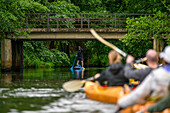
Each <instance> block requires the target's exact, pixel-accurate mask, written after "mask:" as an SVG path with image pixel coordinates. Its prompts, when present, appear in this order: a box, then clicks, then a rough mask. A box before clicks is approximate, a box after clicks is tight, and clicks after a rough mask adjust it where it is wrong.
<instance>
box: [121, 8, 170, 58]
mask: <svg viewBox="0 0 170 113" xmlns="http://www.w3.org/2000/svg"><path fill="white" fill-rule="evenodd" d="M126 22H127V24H128V25H127V30H128V31H129V32H128V34H126V35H125V36H124V39H122V42H123V43H124V44H125V45H126V46H127V49H126V50H127V51H128V53H129V54H133V55H134V56H136V57H137V56H138V55H139V54H141V55H142V56H144V55H145V52H146V51H147V50H148V49H151V48H152V45H153V44H152V40H151V39H152V38H153V37H155V38H158V39H163V37H169V32H170V29H169V27H168V25H169V22H170V20H169V18H168V15H167V14H166V13H161V12H160V11H158V12H157V13H156V14H154V15H151V16H145V17H140V18H133V19H130V18H128V19H127V21H126ZM136 48H137V49H136Z"/></svg>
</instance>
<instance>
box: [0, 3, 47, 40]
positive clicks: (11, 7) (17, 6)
mask: <svg viewBox="0 0 170 113" xmlns="http://www.w3.org/2000/svg"><path fill="white" fill-rule="evenodd" d="M0 7H1V8H0V17H1V19H0V23H1V26H0V29H1V32H0V36H1V37H2V38H4V37H6V36H7V35H9V36H11V37H13V36H14V35H13V33H14V34H15V36H18V35H24V36H26V37H28V34H27V32H25V31H22V30H19V29H18V28H22V27H21V26H22V25H23V23H24V20H25V17H26V15H25V14H26V13H37V12H39V13H40V12H46V11H48V9H47V7H46V6H43V5H42V4H40V3H38V2H35V1H34V0H1V1H0ZM2 38H1V39H2Z"/></svg>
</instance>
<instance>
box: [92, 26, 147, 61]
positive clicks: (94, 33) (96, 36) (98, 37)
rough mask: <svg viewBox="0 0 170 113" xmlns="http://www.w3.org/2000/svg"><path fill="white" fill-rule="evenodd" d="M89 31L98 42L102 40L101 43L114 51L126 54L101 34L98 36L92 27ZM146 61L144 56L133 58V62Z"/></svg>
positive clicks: (125, 55)
mask: <svg viewBox="0 0 170 113" xmlns="http://www.w3.org/2000/svg"><path fill="white" fill-rule="evenodd" d="M90 32H91V33H92V35H93V36H94V37H95V38H97V39H98V40H99V41H100V42H102V43H103V44H105V45H107V46H109V47H110V48H112V49H114V50H115V51H117V52H118V53H120V54H121V55H122V56H124V57H127V54H126V53H125V52H123V51H122V50H120V49H119V48H117V47H116V46H115V45H113V44H111V43H109V42H108V41H106V40H104V39H103V38H102V37H101V36H99V35H98V34H97V33H96V32H95V30H94V29H90ZM144 61H146V57H145V58H142V59H139V60H135V61H134V63H140V62H144Z"/></svg>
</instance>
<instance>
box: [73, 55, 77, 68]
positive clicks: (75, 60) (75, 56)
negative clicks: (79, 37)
mask: <svg viewBox="0 0 170 113" xmlns="http://www.w3.org/2000/svg"><path fill="white" fill-rule="evenodd" d="M76 57H77V56H75V58H74V62H73V66H74V64H75V62H76Z"/></svg>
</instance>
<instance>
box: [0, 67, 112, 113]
mask: <svg viewBox="0 0 170 113" xmlns="http://www.w3.org/2000/svg"><path fill="white" fill-rule="evenodd" d="M103 69H104V68H87V69H86V70H85V71H79V70H76V71H74V72H71V71H70V69H69V68H56V69H24V71H23V72H19V73H14V72H13V73H12V72H11V73H1V75H0V78H1V80H0V113H113V112H114V107H115V106H114V105H113V104H106V103H101V102H97V101H93V100H89V99H87V98H86V95H85V93H84V92H83V91H77V92H74V93H69V92H67V91H65V90H64V89H63V88H62V84H63V83H64V82H66V81H69V80H72V79H86V78H88V77H90V76H93V75H94V74H96V73H101V72H102V71H103Z"/></svg>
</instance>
